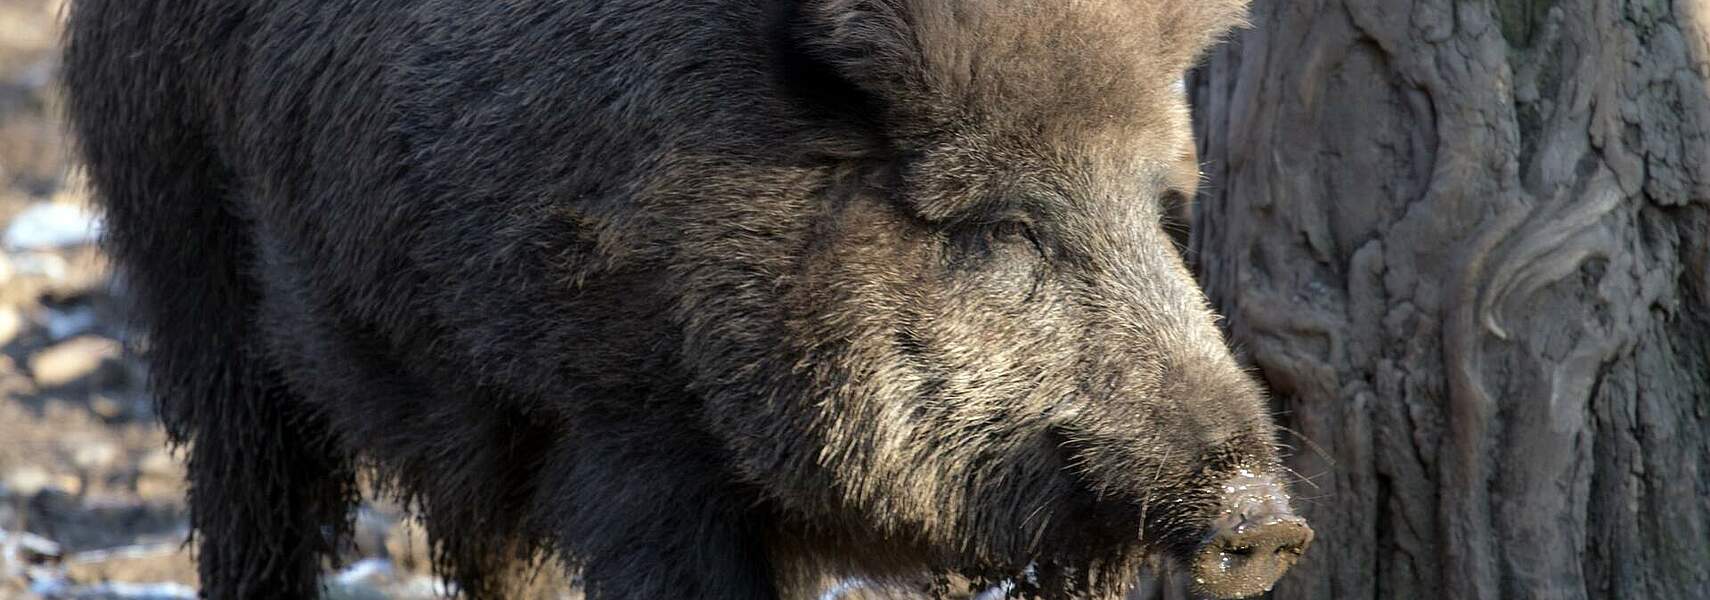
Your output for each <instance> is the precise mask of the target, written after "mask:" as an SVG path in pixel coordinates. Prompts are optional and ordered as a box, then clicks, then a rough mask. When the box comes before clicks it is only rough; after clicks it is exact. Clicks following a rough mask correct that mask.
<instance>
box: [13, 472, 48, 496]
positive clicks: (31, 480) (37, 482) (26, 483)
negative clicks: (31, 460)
mask: <svg viewBox="0 0 1710 600" xmlns="http://www.w3.org/2000/svg"><path fill="white" fill-rule="evenodd" d="M53 480H54V477H53V474H52V473H48V472H47V470H46V469H43V468H41V467H38V466H35V465H24V466H21V467H18V468H16V469H13V470H12V471H11V472H9V473H7V474H6V478H5V484H6V491H7V493H9V494H12V495H15V496H19V497H29V496H34V495H35V494H36V492H40V491H42V490H43V489H46V488H48V487H49V486H52V485H53Z"/></svg>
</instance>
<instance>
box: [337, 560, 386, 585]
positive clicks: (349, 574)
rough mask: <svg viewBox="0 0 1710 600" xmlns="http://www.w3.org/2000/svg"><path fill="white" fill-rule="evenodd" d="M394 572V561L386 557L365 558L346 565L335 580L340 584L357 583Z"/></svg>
mask: <svg viewBox="0 0 1710 600" xmlns="http://www.w3.org/2000/svg"><path fill="white" fill-rule="evenodd" d="M390 574H392V561H389V560H386V559H384V558H364V559H362V560H359V561H356V563H355V564H352V565H350V566H349V567H345V569H344V570H343V571H339V572H338V574H337V575H334V576H333V581H334V582H337V583H338V584H339V585H345V586H348V585H356V584H358V583H361V582H363V581H365V580H368V579H372V578H374V577H384V576H387V575H390Z"/></svg>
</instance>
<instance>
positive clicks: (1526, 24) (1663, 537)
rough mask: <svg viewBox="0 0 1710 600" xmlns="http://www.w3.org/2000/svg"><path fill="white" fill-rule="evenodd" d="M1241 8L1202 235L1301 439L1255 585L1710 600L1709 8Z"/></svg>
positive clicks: (1282, 1) (1202, 206)
mask: <svg viewBox="0 0 1710 600" xmlns="http://www.w3.org/2000/svg"><path fill="white" fill-rule="evenodd" d="M1252 20H1253V25H1254V27H1253V28H1252V29H1251V30H1248V31H1246V32H1245V33H1244V34H1242V35H1241V36H1239V37H1238V39H1237V40H1236V43H1234V44H1231V45H1228V46H1226V47H1224V48H1222V49H1221V50H1219V51H1218V52H1217V53H1216V54H1215V55H1214V56H1213V57H1211V58H1210V60H1209V61H1208V63H1207V64H1206V65H1205V67H1204V68H1203V69H1201V71H1200V72H1199V73H1198V74H1197V75H1196V77H1195V84H1194V86H1193V88H1192V89H1193V92H1192V93H1193V94H1194V100H1195V104H1196V108H1197V111H1196V112H1197V116H1196V126H1197V127H1198V129H1199V133H1200V134H1201V139H1202V142H1201V147H1200V150H1201V154H1202V157H1203V159H1204V160H1205V163H1206V175H1207V180H1208V186H1207V188H1208V189H1207V191H1206V193H1205V194H1203V195H1202V198H1201V199H1200V203H1199V205H1198V206H1197V208H1196V209H1195V223H1194V226H1195V230H1194V236H1193V242H1192V247H1193V250H1194V251H1195V253H1196V254H1197V262H1198V268H1199V270H1200V275H1201V277H1202V281H1203V283H1204V284H1205V286H1206V288H1207V289H1208V291H1209V292H1210V294H1211V296H1212V298H1213V299H1214V301H1215V302H1216V303H1217V304H1218V305H1219V307H1220V308H1221V309H1222V310H1223V312H1224V313H1225V314H1226V315H1227V316H1228V326H1229V328H1230V334H1231V337H1232V338H1233V341H1234V342H1235V343H1236V344H1237V345H1238V346H1240V347H1243V348H1244V349H1245V351H1246V353H1247V355H1248V356H1249V357H1250V359H1251V360H1252V362H1253V364H1255V365H1256V366H1257V367H1259V368H1260V369H1262V370H1263V373H1264V377H1265V379H1266V380H1267V381H1268V382H1269V383H1270V385H1271V386H1272V388H1273V390H1274V393H1275V398H1276V404H1277V407H1278V409H1279V411H1281V415H1282V416H1281V420H1282V421H1283V423H1284V424H1285V425H1287V426H1289V427H1291V428H1293V429H1294V430H1296V431H1297V432H1298V433H1299V438H1304V440H1303V439H1299V438H1297V439H1294V440H1291V442H1292V443H1293V445H1294V446H1295V448H1296V452H1295V456H1294V457H1293V458H1292V459H1291V466H1292V467H1293V468H1294V469H1296V470H1297V471H1299V473H1300V474H1301V475H1302V476H1303V477H1305V478H1307V479H1310V480H1311V483H1304V482H1303V483H1299V484H1297V485H1296V491H1297V492H1298V493H1299V494H1300V495H1301V496H1303V497H1305V498H1307V500H1306V501H1305V502H1304V503H1303V504H1304V505H1305V506H1304V508H1305V512H1306V516H1307V518H1308V519H1310V520H1311V521H1312V523H1313V526H1314V527H1315V528H1316V529H1317V530H1318V541H1317V542H1316V543H1315V545H1314V546H1313V548H1312V550H1311V552H1310V553H1309V554H1308V556H1307V558H1306V560H1305V562H1304V563H1303V564H1301V565H1300V566H1298V567H1296V569H1295V570H1294V571H1293V572H1292V573H1291V574H1290V575H1289V577H1288V578H1287V579H1285V580H1284V581H1283V582H1282V583H1280V584H1278V587H1277V593H1276V594H1275V596H1276V597H1278V598H1439V597H1441V598H1550V599H1571V598H1710V89H1707V81H1710V0H1672V1H1671V0H1494V1H1470V2H1469V1H1451V0H1419V1H1401V0H1312V1H1291V0H1258V1H1257V4H1256V5H1255V6H1254V13H1253V17H1252ZM1306 440H1310V441H1306Z"/></svg>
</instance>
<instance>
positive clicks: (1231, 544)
mask: <svg viewBox="0 0 1710 600" xmlns="http://www.w3.org/2000/svg"><path fill="white" fill-rule="evenodd" d="M1223 492H1224V496H1223V506H1224V509H1223V514H1222V516H1220V517H1219V518H1218V519H1217V521H1215V522H1214V523H1213V524H1212V528H1211V533H1210V534H1209V535H1208V536H1207V537H1206V540H1205V543H1204V544H1203V545H1201V546H1200V550H1199V555H1198V556H1197V557H1196V559H1195V560H1194V565H1193V576H1194V582H1195V583H1196V584H1198V585H1199V587H1200V589H1202V590H1203V591H1205V592H1206V593H1207V594H1210V595H1212V596H1214V597H1217V598H1246V597H1248V596H1256V595H1258V594H1262V593H1265V592H1267V591H1270V589H1271V586H1272V585H1274V584H1276V581H1277V579H1278V578H1280V577H1282V576H1283V573H1286V572H1288V569H1289V567H1291V566H1294V563H1295V561H1296V560H1299V559H1300V556H1301V555H1302V554H1305V553H1306V547H1307V546H1310V545H1312V528H1311V527H1308V526H1307V524H1306V519H1302V518H1300V517H1298V516H1295V514H1294V511H1292V510H1290V509H1289V506H1288V500H1289V498H1288V494H1287V493H1286V492H1284V491H1283V488H1282V486H1281V485H1279V484H1278V483H1277V481H1276V478H1274V477H1271V476H1268V475H1253V474H1250V473H1246V472H1243V473H1241V474H1239V475H1237V476H1236V477H1235V478H1233V479H1231V480H1230V481H1229V482H1228V483H1226V484H1225V485H1224V487H1223Z"/></svg>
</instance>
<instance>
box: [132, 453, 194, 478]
mask: <svg viewBox="0 0 1710 600" xmlns="http://www.w3.org/2000/svg"><path fill="white" fill-rule="evenodd" d="M137 471H139V472H141V473H142V474H144V475H157V476H161V477H173V478H177V477H181V476H182V475H183V473H181V472H180V471H179V469H178V461H177V460H176V459H174V458H172V453H171V452H167V451H166V449H165V448H155V449H153V450H150V451H148V454H144V455H143V457H142V459H141V460H138V461H137Z"/></svg>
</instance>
